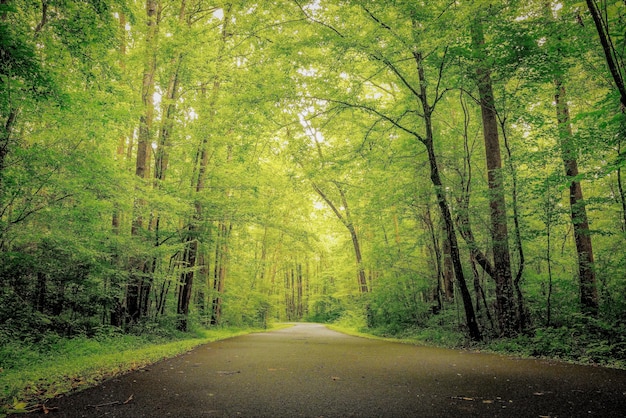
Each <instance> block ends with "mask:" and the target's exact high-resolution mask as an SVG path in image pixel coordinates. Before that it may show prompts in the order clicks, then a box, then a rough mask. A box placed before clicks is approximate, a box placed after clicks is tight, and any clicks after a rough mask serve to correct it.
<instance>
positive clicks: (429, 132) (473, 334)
mask: <svg viewBox="0 0 626 418" xmlns="http://www.w3.org/2000/svg"><path fill="white" fill-rule="evenodd" d="M414 24H415V22H414ZM413 57H414V60H415V63H416V65H417V73H418V77H419V85H420V95H419V98H420V100H421V103H422V109H423V112H424V125H425V127H426V137H425V138H422V142H423V144H424V145H425V146H426V152H427V154H428V162H429V165H430V180H431V181H432V183H433V186H434V188H435V194H436V196H437V204H438V205H439V209H440V210H441V217H442V219H443V221H444V225H445V228H446V235H447V239H448V242H449V243H450V256H451V257H452V264H453V266H454V275H455V277H456V281H457V284H458V286H459V290H460V292H461V298H462V300H463V308H464V310H465V322H466V325H467V327H468V330H469V335H470V338H471V339H472V340H474V341H480V340H481V339H482V336H481V333H480V329H479V327H478V322H477V321H476V313H475V311H474V306H473V305H472V297H471V295H470V293H469V289H468V288H467V282H466V281H465V275H464V274H463V266H462V264H461V255H460V254H459V244H458V241H457V238H456V232H455V229H454V223H453V222H452V215H451V214H450V208H449V206H448V201H447V199H446V195H445V192H444V187H443V183H442V181H441V176H440V174H439V167H438V165H437V156H436V154H435V147H434V141H433V137H434V135H433V126H432V111H433V109H432V107H431V106H430V104H429V103H428V95H427V87H426V86H427V85H428V83H427V81H426V76H425V74H424V67H423V57H422V54H421V53H419V52H413Z"/></svg>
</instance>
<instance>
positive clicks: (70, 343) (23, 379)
mask: <svg viewBox="0 0 626 418" xmlns="http://www.w3.org/2000/svg"><path fill="white" fill-rule="evenodd" d="M287 326H289V325H284V324H277V325H275V326H271V327H270V328H269V329H277V328H282V327H287ZM258 331H264V330H261V329H254V328H220V329H211V330H201V331H197V332H196V333H194V334H190V335H188V336H185V337H182V338H178V339H176V340H173V341H172V340H171V339H170V340H167V339H165V338H151V337H144V336H134V335H113V336H106V337H101V338H72V339H56V340H53V341H47V342H44V344H43V345H42V344H39V345H37V346H35V345H31V346H29V345H25V344H15V345H13V346H12V347H3V348H2V350H3V351H5V353H3V354H5V355H4V357H3V358H0V360H4V361H2V362H1V363H0V417H3V416H5V415H6V414H7V413H12V412H26V411H33V410H38V409H43V405H44V404H45V401H46V400H47V399H50V398H53V397H55V396H58V395H60V394H62V393H68V392H72V391H75V390H81V389H85V388H87V387H90V386H94V385H96V384H98V383H100V382H102V381H103V380H105V379H109V378H111V377H114V376H117V375H120V374H123V373H126V372H129V371H132V370H136V369H139V368H141V367H144V366H146V365H149V364H152V363H155V362H157V361H159V360H163V359H165V358H169V357H174V356H177V355H179V354H182V353H185V352H187V351H189V350H191V349H193V348H195V347H197V346H199V345H202V344H206V343H209V342H212V341H218V340H223V339H227V338H231V337H235V336H239V335H244V334H249V333H252V332H258Z"/></svg>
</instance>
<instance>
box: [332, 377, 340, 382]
mask: <svg viewBox="0 0 626 418" xmlns="http://www.w3.org/2000/svg"><path fill="white" fill-rule="evenodd" d="M330 378H331V379H333V380H335V381H336V380H341V378H340V377H337V376H331V377H330Z"/></svg>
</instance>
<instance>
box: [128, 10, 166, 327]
mask: <svg viewBox="0 0 626 418" xmlns="http://www.w3.org/2000/svg"><path fill="white" fill-rule="evenodd" d="M157 8H158V5H157V2H156V1H155V0H146V17H147V31H146V39H145V45H144V47H145V51H144V61H143V65H144V68H143V82H142V88H141V100H142V103H143V108H144V111H143V114H142V115H141V117H140V120H139V135H138V141H137V159H136V164H135V175H136V176H137V177H139V178H140V179H141V180H143V179H147V178H149V176H150V150H151V148H152V124H153V118H154V98H153V95H154V77H155V72H156V41H157V39H156V37H157V29H158V27H157V24H158V22H157ZM141 180H140V181H141ZM140 187H141V186H140ZM144 205H145V202H144V201H143V200H142V199H141V198H136V199H135V203H134V208H133V211H134V214H133V221H132V226H131V235H132V236H135V237H139V236H140V235H141V231H142V229H143V228H144V225H143V215H142V212H143V206H144ZM131 269H132V271H131V276H130V279H129V283H128V288H127V294H126V309H127V315H128V317H129V318H128V320H129V321H130V322H136V321H138V320H139V318H140V316H141V289H142V287H144V284H143V282H144V280H146V277H145V273H146V260H145V259H143V257H142V256H139V257H137V256H136V257H135V259H134V260H133V261H132V266H131Z"/></svg>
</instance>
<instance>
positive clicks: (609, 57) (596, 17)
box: [586, 0, 626, 111]
mask: <svg viewBox="0 0 626 418" xmlns="http://www.w3.org/2000/svg"><path fill="white" fill-rule="evenodd" d="M586 1H587V7H588V8H589V13H591V17H592V18H593V23H594V24H595V26H596V30H597V32H598V36H599V38H600V44H601V45H602V50H603V51H604V57H605V58H606V63H607V65H608V67H609V71H610V72H611V76H612V77H613V81H614V82H615V86H616V87H617V90H618V91H619V95H620V102H621V104H622V111H623V110H624V109H626V86H624V77H623V75H622V71H623V69H622V68H620V67H619V64H618V63H617V60H616V58H615V55H614V48H613V42H612V40H611V34H610V33H609V31H608V25H607V24H606V22H604V21H603V20H602V16H601V14H600V11H599V10H598V5H597V4H596V2H595V0H586Z"/></svg>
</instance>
